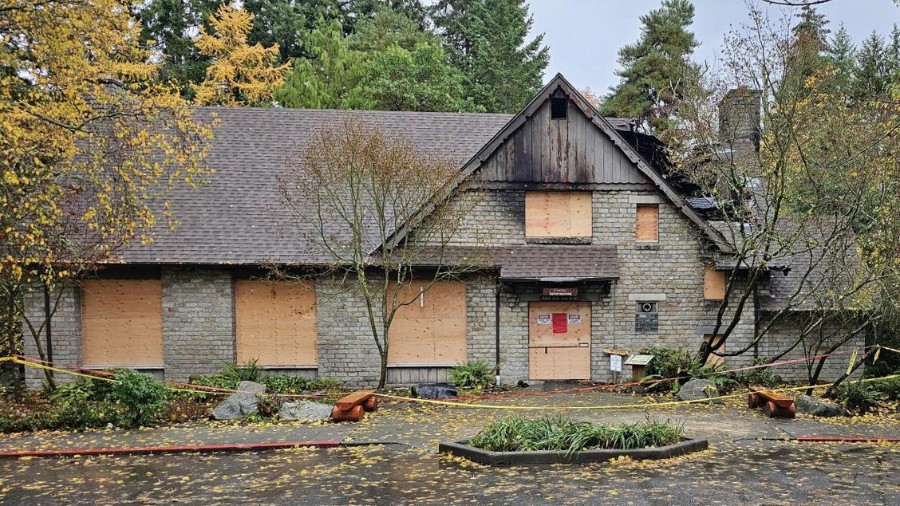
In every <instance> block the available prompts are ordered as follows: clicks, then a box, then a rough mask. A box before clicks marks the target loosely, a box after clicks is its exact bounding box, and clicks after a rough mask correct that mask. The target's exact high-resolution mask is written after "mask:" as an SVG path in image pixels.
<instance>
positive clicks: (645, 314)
mask: <svg viewBox="0 0 900 506" xmlns="http://www.w3.org/2000/svg"><path fill="white" fill-rule="evenodd" d="M657 309H658V307H657V303H656V302H655V301H643V302H638V303H637V308H636V312H635V317H634V331H635V332H656V331H658V330H659V312H658V311H657Z"/></svg>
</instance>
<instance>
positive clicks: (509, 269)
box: [497, 245, 619, 282]
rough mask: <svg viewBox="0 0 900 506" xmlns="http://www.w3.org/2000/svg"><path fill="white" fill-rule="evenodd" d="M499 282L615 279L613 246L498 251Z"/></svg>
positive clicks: (615, 255)
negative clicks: (500, 280) (501, 280)
mask: <svg viewBox="0 0 900 506" xmlns="http://www.w3.org/2000/svg"><path fill="white" fill-rule="evenodd" d="M497 257H498V258H497V259H498V261H499V263H500V265H501V266H502V267H501V269H500V279H503V280H507V281H546V282H565V281H578V280H601V279H618V278H619V257H618V255H617V254H616V247H615V246H564V245H540V246H538V245H529V246H510V247H508V248H501V249H499V251H498V253H497Z"/></svg>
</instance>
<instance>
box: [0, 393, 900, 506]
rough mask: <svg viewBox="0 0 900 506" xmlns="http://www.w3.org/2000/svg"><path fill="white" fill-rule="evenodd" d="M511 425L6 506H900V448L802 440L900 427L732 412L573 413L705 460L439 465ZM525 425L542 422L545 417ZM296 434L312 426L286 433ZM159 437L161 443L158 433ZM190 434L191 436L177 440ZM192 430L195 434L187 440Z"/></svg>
mask: <svg viewBox="0 0 900 506" xmlns="http://www.w3.org/2000/svg"><path fill="white" fill-rule="evenodd" d="M635 401H636V399H635V398H634V397H631V396H616V395H615V394H600V393H590V394H580V393H579V394H568V395H558V396H551V397H543V398H540V399H521V400H515V401H505V400H504V401H497V404H520V405H521V404H530V403H534V404H540V405H542V406H547V407H548V409H550V408H552V407H553V406H560V405H566V406H583V407H588V408H589V407H590V406H593V405H597V404H601V403H603V404H606V403H609V404H616V403H618V404H628V403H633V402H635ZM507 414H509V412H508V411H498V410H488V409H449V408H445V407H440V406H421V405H406V404H399V405H396V404H395V405H391V404H388V405H386V406H385V407H384V408H383V409H380V410H379V411H378V412H377V413H375V414H373V415H371V416H369V417H368V418H367V419H366V420H365V421H364V422H362V423H360V424H356V425H352V426H348V425H346V424H342V425H334V424H332V425H326V426H310V427H308V429H309V431H310V433H312V432H316V433H317V434H319V435H321V436H325V435H326V434H325V433H333V434H334V435H335V436H337V435H341V436H343V437H345V440H348V441H350V442H356V443H361V442H366V441H396V442H397V444H389V445H374V446H360V447H345V448H335V449H327V450H326V449H310V448H305V449H291V450H276V451H266V452H249V453H218V454H173V455H142V456H120V457H81V458H34V459H0V503H3V504H16V505H19V504H22V505H28V504H53V505H56V504H516V505H518V504H647V505H668V504H728V505H731V504H814V505H815V504H828V505H832V504H835V505H845V504H881V505H897V504H900V444H886V443H879V444H846V443H797V442H789V441H784V440H779V439H780V438H789V437H791V436H798V435H824V434H841V435H882V436H893V437H896V436H898V435H900V419H898V417H895V416H894V417H888V418H878V419H861V420H853V421H845V420H840V421H821V420H815V419H811V418H799V419H796V420H771V419H767V418H764V417H763V416H762V415H761V414H759V413H758V412H753V411H749V410H747V409H746V407H744V406H741V405H740V403H739V402H737V401H735V402H732V403H727V404H726V405H718V406H707V405H700V406H689V407H684V406H682V407H678V408H675V409H662V408H658V407H648V408H646V409H623V410H594V409H584V410H573V411H571V412H568V413H567V414H569V415H571V416H576V417H579V418H584V419H591V420H596V421H603V422H610V421H623V420H627V421H634V420H639V419H642V418H645V417H648V416H650V417H654V418H657V419H660V418H661V419H671V420H673V421H676V422H678V423H683V424H684V425H685V428H686V430H687V431H688V433H689V434H690V435H691V436H694V437H704V438H708V439H709V440H710V442H711V448H710V449H709V450H707V451H705V452H701V453H698V454H693V455H688V456H684V457H679V458H675V459H670V460H665V461H645V462H630V461H620V462H612V463H603V464H589V465H553V466H529V467H496V468H491V467H483V466H480V465H476V464H472V463H470V462H468V461H465V460H462V459H455V458H452V457H447V456H439V455H437V453H436V451H437V442H439V441H442V440H459V439H464V438H466V437H468V436H470V435H472V434H474V433H475V432H477V430H479V429H480V428H481V427H483V426H484V425H486V424H487V423H488V422H489V421H491V420H494V419H497V418H499V417H502V416H506V415H507ZM521 414H527V415H538V414H543V412H542V411H537V412H526V413H521ZM279 427H280V426H278V425H274V426H273V425H267V426H259V427H256V426H247V427H227V428H223V430H220V431H215V430H211V429H210V428H209V427H205V428H204V427H200V428H198V429H197V434H200V435H199V436H196V438H197V439H200V438H201V437H202V434H204V431H207V432H205V433H206V434H216V437H218V438H220V439H221V438H222V437H224V436H223V435H225V434H231V435H232V436H231V437H232V438H235V437H241V438H246V437H250V436H247V434H251V436H252V438H253V439H257V438H259V437H262V436H261V435H260V434H263V433H270V434H272V433H277V432H278V431H279ZM281 427H282V429H283V430H284V431H288V432H290V435H291V437H301V436H303V434H304V430H305V429H304V427H303V426H297V425H290V426H281ZM154 431H155V432H154ZM177 431H181V432H177ZM185 431H187V432H185ZM188 433H190V430H189V429H186V428H161V429H153V430H149V431H147V430H145V431H136V432H135V433H134V434H128V433H123V432H120V431H111V432H109V431H99V432H96V433H83V434H76V435H70V434H59V433H57V434H54V433H43V434H35V435H27V436H15V437H11V438H10V437H6V438H0V447H5V448H23V447H29V446H31V447H34V446H39V447H41V448H46V447H54V446H55V447H66V446H72V445H73V444H74V443H73V441H77V442H78V443H79V444H81V445H84V444H94V445H102V444H103V443H104V442H105V441H106V442H108V441H116V442H121V441H124V440H127V439H128V438H130V437H133V438H139V440H140V441H141V442H149V441H152V440H155V439H165V438H166V437H170V438H174V437H175V436H178V437H187V435H186V434H188ZM207 437H209V436H207Z"/></svg>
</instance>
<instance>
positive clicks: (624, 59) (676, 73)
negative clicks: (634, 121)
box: [600, 0, 700, 135]
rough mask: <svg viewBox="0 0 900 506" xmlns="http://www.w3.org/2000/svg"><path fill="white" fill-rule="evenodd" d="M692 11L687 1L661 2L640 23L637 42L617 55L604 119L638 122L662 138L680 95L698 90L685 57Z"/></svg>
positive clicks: (690, 47) (691, 43)
mask: <svg viewBox="0 0 900 506" xmlns="http://www.w3.org/2000/svg"><path fill="white" fill-rule="evenodd" d="M693 21H694V6H693V5H691V4H690V2H688V1H687V0H665V1H664V2H663V3H662V7H660V8H659V9H657V10H653V11H650V13H649V14H647V15H645V16H642V17H641V23H642V24H643V27H642V29H641V38H640V39H639V40H638V41H637V42H636V43H635V44H631V45H627V46H625V47H623V48H622V49H621V50H619V64H620V65H621V66H622V70H620V71H618V72H616V74H617V75H618V76H619V77H621V81H620V82H619V84H618V85H616V86H615V87H613V88H612V89H611V90H610V93H609V95H607V96H606V98H605V100H604V102H603V104H602V105H601V107H600V112H601V113H602V114H604V115H605V116H618V117H628V118H639V119H640V120H642V121H641V122H642V124H643V128H644V129H645V130H646V131H647V132H648V133H652V134H656V135H663V134H664V132H665V131H666V130H667V129H668V128H669V127H670V124H671V121H672V119H673V118H671V113H672V111H673V109H674V108H675V106H676V104H677V102H678V101H679V100H681V99H682V98H683V96H684V92H685V90H688V89H692V88H696V87H698V86H699V79H700V78H699V69H698V67H697V65H696V64H694V63H692V62H691V61H690V57H691V55H692V54H693V52H694V48H696V47H697V46H698V45H699V44H698V42H697V40H696V38H695V37H694V33H693V32H691V31H689V30H688V27H689V26H690V25H691V24H692V23H693Z"/></svg>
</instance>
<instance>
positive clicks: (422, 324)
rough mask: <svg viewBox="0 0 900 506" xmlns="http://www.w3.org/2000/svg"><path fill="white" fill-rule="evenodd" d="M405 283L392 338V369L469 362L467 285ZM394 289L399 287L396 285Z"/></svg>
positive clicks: (390, 362) (389, 357)
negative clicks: (406, 303) (401, 303)
mask: <svg viewBox="0 0 900 506" xmlns="http://www.w3.org/2000/svg"><path fill="white" fill-rule="evenodd" d="M428 285H429V282H428V281H411V282H408V283H405V284H404V286H403V289H402V290H401V295H400V299H399V300H401V301H403V302H410V304H408V305H405V306H403V307H401V308H400V309H399V310H397V314H396V315H395V316H394V320H393V322H392V323H391V330H390V334H389V336H388V343H389V346H388V363H389V364H390V365H427V364H435V365H453V364H456V363H458V362H465V361H466V285H465V284H463V283H461V282H459V281H441V282H437V283H435V284H434V285H433V286H431V287H430V288H429V289H428V290H424V291H423V289H424V288H426V287H427V286H428ZM393 286H396V285H392V288H393Z"/></svg>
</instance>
